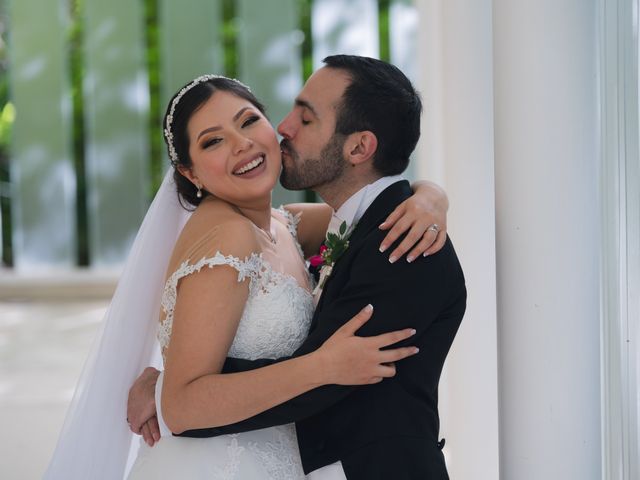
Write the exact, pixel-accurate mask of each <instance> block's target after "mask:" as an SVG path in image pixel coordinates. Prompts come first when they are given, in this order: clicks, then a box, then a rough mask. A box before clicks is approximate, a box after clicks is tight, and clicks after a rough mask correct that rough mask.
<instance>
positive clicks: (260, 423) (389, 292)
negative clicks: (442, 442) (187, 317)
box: [183, 181, 467, 480]
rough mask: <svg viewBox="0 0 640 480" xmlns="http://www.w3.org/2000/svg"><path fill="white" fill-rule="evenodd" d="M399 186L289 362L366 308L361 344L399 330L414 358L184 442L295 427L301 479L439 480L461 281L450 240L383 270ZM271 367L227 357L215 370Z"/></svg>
mask: <svg viewBox="0 0 640 480" xmlns="http://www.w3.org/2000/svg"><path fill="white" fill-rule="evenodd" d="M411 194H412V191H411V188H410V186H409V183H408V182H406V181H401V182H398V183H395V184H393V185H391V186H389V187H388V188H387V189H386V190H384V191H383V192H382V193H381V194H380V195H379V196H378V197H377V198H376V199H375V200H374V202H373V203H372V204H371V206H370V207H369V208H368V209H367V211H366V212H365V213H364V215H363V216H362V218H361V220H360V222H359V223H358V225H357V226H356V228H355V229H354V231H353V233H352V235H351V238H350V239H349V240H350V243H349V248H348V249H347V250H346V252H345V253H344V254H343V256H342V257H341V258H340V259H339V260H338V261H337V262H336V264H335V265H334V268H333V272H332V274H331V277H330V278H329V279H328V280H327V282H326V284H325V288H324V291H323V294H322V296H321V298H320V301H319V304H318V306H317V308H316V311H315V314H314V317H313V320H312V323H311V330H310V333H309V337H308V338H307V339H306V341H305V342H304V343H303V345H302V346H300V348H299V349H298V350H297V351H296V352H295V353H294V355H293V356H299V355H304V354H306V353H309V352H311V351H313V350H316V349H317V348H318V347H320V346H321V345H322V344H323V343H324V341H325V340H327V339H328V338H329V337H330V336H331V335H332V334H333V333H334V332H335V331H336V330H337V329H338V328H339V327H340V326H341V325H343V324H344V323H345V322H346V321H348V320H349V319H350V318H351V317H352V316H353V315H355V314H356V313H357V312H358V311H360V309H362V308H363V307H364V306H365V305H367V304H368V303H371V304H372V305H373V306H374V313H373V317H372V318H371V319H370V320H369V321H368V322H367V323H366V324H365V325H364V326H363V327H362V328H361V330H359V331H358V335H361V336H370V335H377V334H380V333H384V332H388V331H392V330H398V329H403V328H408V327H411V328H415V329H416V330H417V333H416V335H415V336H413V337H411V338H410V339H409V340H407V341H405V342H403V344H405V345H416V346H418V347H419V348H420V353H418V354H417V355H415V356H412V357H410V358H408V359H405V360H402V361H401V362H399V363H398V364H397V373H396V376H395V377H394V378H390V379H385V380H384V381H382V382H381V383H378V384H375V385H366V386H358V387H348V386H339V385H327V386H324V387H320V388H317V389H315V390H312V391H310V392H307V393H305V394H303V395H300V396H298V397H296V398H294V399H292V400H290V401H288V402H286V403H284V404H281V405H279V406H277V407H274V408H272V409H270V410H268V411H266V412H263V413H261V414H259V415H257V416H255V417H252V418H249V419H247V420H244V421H242V422H239V423H236V424H233V425H228V426H225V427H219V428H209V429H202V430H191V431H188V432H185V433H183V435H185V436H191V437H209V436H216V435H221V434H226V433H237V432H242V431H248V430H257V429H260V428H265V427H269V426H273V425H279V424H285V423H290V422H296V428H297V434H298V443H299V446H300V454H301V457H302V463H303V466H304V470H305V472H307V473H308V472H310V471H313V470H316V469H317V468H320V467H322V466H325V465H328V464H330V463H333V462H335V461H338V460H340V461H342V465H343V468H344V470H345V473H346V475H347V478H348V479H349V480H360V479H362V480H364V479H367V480H371V479H377V478H380V479H383V478H384V479H390V478H393V479H404V478H406V479H438V480H440V479H446V478H448V475H447V471H446V467H445V464H444V458H443V456H442V453H441V451H440V450H441V448H439V446H438V430H439V419H438V381H439V379H440V373H441V371H442V366H443V364H444V361H445V357H446V356H447V353H448V352H449V348H450V347H451V343H452V342H453V339H454V337H455V334H456V332H457V330H458V327H459V325H460V321H461V320H462V316H463V314H464V311H465V306H466V296H467V294H466V288H465V282H464V276H463V273H462V269H461V268H460V264H459V262H458V259H457V257H456V254H455V251H454V249H453V246H452V244H451V241H450V240H449V239H447V241H446V244H445V246H444V248H443V249H442V250H440V251H439V252H438V253H436V254H434V255H431V256H428V257H426V258H422V257H420V258H419V259H417V260H415V261H414V262H413V263H411V264H409V263H407V262H406V260H405V259H404V258H403V259H400V260H398V261H397V262H396V263H395V264H390V263H389V261H388V255H384V254H381V253H380V252H379V250H378V249H379V246H380V244H381V242H382V239H383V238H384V235H385V233H386V232H383V231H381V230H379V229H378V225H379V224H380V223H382V221H383V220H384V218H386V216H387V215H388V214H389V213H391V211H392V210H393V209H394V208H395V207H396V206H397V205H398V204H399V203H401V202H402V201H403V200H405V199H407V198H408V197H409V196H411ZM281 360H284V359H278V360H256V361H249V360H242V359H236V358H228V359H227V361H226V362H225V366H224V372H237V371H245V370H251V369H254V368H259V367H262V366H265V365H268V364H270V363H273V362H274V361H281Z"/></svg>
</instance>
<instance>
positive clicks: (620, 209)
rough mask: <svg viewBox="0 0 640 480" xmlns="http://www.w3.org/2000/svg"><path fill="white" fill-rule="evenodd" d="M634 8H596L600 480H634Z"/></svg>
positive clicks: (639, 336)
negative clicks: (599, 289) (599, 125)
mask: <svg viewBox="0 0 640 480" xmlns="http://www.w3.org/2000/svg"><path fill="white" fill-rule="evenodd" d="M638 21H639V17H638V0H600V1H599V18H598V26H599V44H600V52H599V53H600V74H599V80H600V85H599V86H600V120H601V144H602V154H601V157H602V160H601V162H602V163H601V218H602V225H603V226H605V228H603V229H602V245H603V251H602V258H601V269H602V279H601V330H602V333H601V351H602V354H601V376H602V387H601V394H602V434H603V438H602V457H603V462H602V478H603V479H604V480H632V479H637V478H640V452H639V450H640V439H639V437H640V423H639V416H640V415H639V409H640V402H639V400H638V399H639V398H640V397H639V395H640V390H639V385H640V377H639V376H640V347H639V342H640V251H639V250H640V155H639V146H638V141H639V135H640V130H639V121H638V115H639V113H638V107H639V105H638V89H639V84H638V53H639V52H638V50H639V49H638Z"/></svg>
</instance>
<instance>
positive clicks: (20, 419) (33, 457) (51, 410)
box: [0, 300, 107, 480]
mask: <svg viewBox="0 0 640 480" xmlns="http://www.w3.org/2000/svg"><path fill="white" fill-rule="evenodd" d="M106 308H107V301H106V300H105V301H81V302H73V303H69V302H7V301H3V302H0V479H3V480H23V479H25V480H30V479H40V478H41V477H42V474H43V473H44V470H45V468H46V466H47V464H48V462H49V459H50V456H51V454H52V453H53V449H54V447H55V443H56V439H57V436H58V431H59V430H60V427H61V426H62V422H63V420H64V415H65V412H66V409H67V406H68V404H69V402H70V400H71V397H72V395H73V389H74V386H75V383H76V381H77V380H78V377H79V376H80V372H81V370H82V366H83V364H84V360H85V357H86V355H87V353H88V351H89V349H90V347H91V343H92V341H93V338H94V336H95V334H96V332H97V327H98V324H99V323H100V321H101V319H102V316H103V315H104V313H105V311H106Z"/></svg>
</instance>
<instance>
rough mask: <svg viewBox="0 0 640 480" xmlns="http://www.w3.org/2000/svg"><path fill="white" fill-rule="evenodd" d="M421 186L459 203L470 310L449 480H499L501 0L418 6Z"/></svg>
mask: <svg viewBox="0 0 640 480" xmlns="http://www.w3.org/2000/svg"><path fill="white" fill-rule="evenodd" d="M416 5H417V7H418V11H419V15H420V21H419V25H420V28H419V29H418V31H419V47H418V61H419V62H420V71H419V75H418V90H420V92H421V93H422V97H423V106H424V113H423V117H422V139H421V142H420V144H419V146H418V151H417V155H416V160H417V163H418V165H417V169H416V172H417V175H418V178H428V179H430V180H433V181H435V182H437V183H439V184H441V185H442V186H443V187H444V188H445V189H446V190H447V193H448V195H449V200H450V205H451V207H450V210H449V217H448V231H449V233H450V234H451V238H452V241H453V244H454V246H455V248H456V251H457V253H458V256H459V258H460V262H461V264H462V268H463V270H464V272H465V277H466V283H467V289H468V292H469V297H468V301H467V312H466V314H465V317H464V319H463V321H462V325H461V327H460V331H459V332H458V335H457V337H456V339H455V341H454V343H453V347H452V350H451V352H450V354H449V357H448V358H447V362H446V364H445V370H444V372H443V377H442V380H441V382H440V399H439V408H440V417H441V436H442V437H445V438H446V446H445V449H444V453H445V457H446V460H447V466H448V469H449V475H450V477H451V478H455V479H456V480H496V479H497V478H499V441H498V431H499V429H498V386H497V338H496V322H497V320H496V264H495V259H496V251H495V190H494V152H493V77H492V76H493V73H492V72H493V63H492V33H491V32H492V18H491V0H480V1H472V0H418V1H417V2H416Z"/></svg>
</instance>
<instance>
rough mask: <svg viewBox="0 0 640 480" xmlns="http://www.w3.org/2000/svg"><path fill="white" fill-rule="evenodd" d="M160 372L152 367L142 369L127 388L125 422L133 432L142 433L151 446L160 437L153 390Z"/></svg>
mask: <svg viewBox="0 0 640 480" xmlns="http://www.w3.org/2000/svg"><path fill="white" fill-rule="evenodd" d="M158 375H160V372H159V371H158V370H156V369H155V368H152V367H147V368H145V369H144V371H143V372H142V374H140V376H139V377H138V378H137V379H136V381H135V382H134V383H133V385H132V386H131V388H130V389H129V399H128V401H127V422H128V423H129V428H130V429H131V431H132V432H133V433H135V434H138V435H142V436H143V438H144V440H145V442H147V443H148V444H149V445H150V446H153V444H154V443H155V442H157V441H158V440H159V439H160V430H159V428H158V420H157V418H156V402H155V390H156V382H157V381H158Z"/></svg>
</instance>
